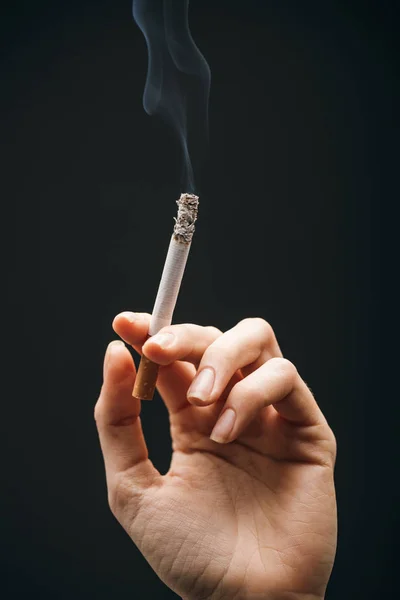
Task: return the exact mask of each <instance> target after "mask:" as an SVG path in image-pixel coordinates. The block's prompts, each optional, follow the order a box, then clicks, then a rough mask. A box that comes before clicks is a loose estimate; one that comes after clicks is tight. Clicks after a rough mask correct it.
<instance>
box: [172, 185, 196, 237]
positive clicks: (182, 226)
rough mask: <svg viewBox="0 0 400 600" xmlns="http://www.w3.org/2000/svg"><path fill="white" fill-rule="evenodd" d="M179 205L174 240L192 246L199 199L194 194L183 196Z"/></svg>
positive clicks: (178, 201)
mask: <svg viewBox="0 0 400 600" xmlns="http://www.w3.org/2000/svg"><path fill="white" fill-rule="evenodd" d="M176 203H177V205H178V216H177V217H176V218H175V217H174V220H175V226H174V238H175V239H176V240H177V241H178V242H183V243H184V244H190V242H191V241H192V237H193V234H194V229H195V228H194V224H195V221H196V219H197V209H198V206H199V197H198V196H195V195H194V194H181V197H180V198H179V200H177V201H176Z"/></svg>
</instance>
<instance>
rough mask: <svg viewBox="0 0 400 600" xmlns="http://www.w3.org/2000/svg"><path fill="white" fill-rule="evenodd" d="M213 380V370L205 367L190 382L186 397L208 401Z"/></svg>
mask: <svg viewBox="0 0 400 600" xmlns="http://www.w3.org/2000/svg"><path fill="white" fill-rule="evenodd" d="M214 380H215V372H214V369H211V368H210V367H206V368H205V369H203V370H202V371H200V373H199V374H198V375H196V377H195V378H194V380H193V381H192V385H191V386H190V388H189V390H188V393H187V397H188V398H196V399H198V400H201V401H202V402H205V401H206V400H208V399H209V397H210V395H211V392H212V389H213V386H214Z"/></svg>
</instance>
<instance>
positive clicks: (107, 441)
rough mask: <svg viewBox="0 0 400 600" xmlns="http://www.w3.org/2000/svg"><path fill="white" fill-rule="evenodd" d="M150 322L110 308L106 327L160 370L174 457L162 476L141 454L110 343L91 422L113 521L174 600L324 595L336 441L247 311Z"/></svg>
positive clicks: (261, 324)
mask: <svg viewBox="0 0 400 600" xmlns="http://www.w3.org/2000/svg"><path fill="white" fill-rule="evenodd" d="M149 320H150V316H149V315H146V314H137V315H133V313H122V314H121V315H119V316H117V317H116V318H115V320H114V329H115V331H116V332H117V333H118V334H119V336H120V337H121V338H123V340H125V342H127V343H128V344H131V345H132V346H133V347H134V348H135V349H136V350H137V351H138V352H141V351H142V345H143V352H144V354H145V355H146V356H147V357H148V358H150V359H151V360H153V361H155V362H157V363H159V364H160V365H162V367H161V368H160V373H159V378H158V390H159V392H160V394H161V396H162V398H163V400H164V402H165V404H166V406H167V408H168V411H169V415H170V424H171V436H172V444H173V456H172V462H171V467H170V470H169V471H168V473H167V474H166V475H164V476H162V475H160V473H159V472H158V471H157V470H156V469H155V467H154V466H153V464H152V463H151V461H150V460H149V458H148V453H147V448H146V443H145V440H144V437H143V433H142V428H141V424H140V417H139V413H140V402H139V401H138V400H137V399H135V398H133V397H132V388H133V383H134V380H135V366H134V363H133V360H132V357H131V354H130V352H129V351H128V349H127V348H126V347H125V346H124V345H123V343H122V342H112V343H111V344H110V345H109V347H108V349H107V353H106V358H105V366H104V384H103V387H102V390H101V394H100V397H99V400H98V402H97V405H96V409H95V418H96V422H97V427H98V431H99V435H100V442H101V447H102V451H103V455H104V460H105V466H106V475H107V485H108V493H109V502H110V506H111V509H112V511H113V513H114V515H115V516H116V518H117V519H118V521H119V522H120V523H121V525H122V526H123V527H124V528H125V530H126V531H127V532H128V534H129V535H130V536H131V538H132V540H133V541H134V542H135V544H136V545H137V546H138V548H139V549H140V551H141V552H142V553H143V555H144V556H145V557H146V559H147V560H148V562H149V563H150V564H151V566H152V567H153V569H154V570H155V571H156V573H157V574H158V576H159V577H160V578H161V579H162V580H163V581H164V582H165V583H166V584H167V585H168V586H169V587H170V588H171V589H172V590H174V591H175V592H176V593H177V594H179V595H180V596H182V597H183V598H184V599H185V600H186V599H192V598H193V599H204V600H205V599H213V600H214V599H215V600H217V599H221V600H222V599H224V600H225V599H226V600H242V599H246V600H250V599H253V598H254V599H260V600H261V599H263V600H264V599H268V600H275V599H279V600H281V599H282V600H286V599H288V600H289V599H290V600H293V599H295V598H296V599H297V598H299V599H302V600H306V599H307V600H309V599H310V600H311V599H313V600H316V599H318V598H323V597H324V593H325V588H326V585H327V582H328V579H329V576H330V573H331V570H332V566H333V561H334V556H335V550H336V501H335V490H334V481H333V468H334V462H335V454H336V443H335V438H334V435H333V433H332V431H331V429H330V428H329V426H328V424H327V422H326V420H325V418H324V416H323V414H322V412H321V410H320V409H319V407H318V405H317V403H316V401H315V399H314V397H313V395H312V393H311V391H310V390H309V389H308V387H307V385H306V384H305V383H304V381H303V380H302V379H301V377H300V376H299V374H298V373H297V371H296V368H295V367H294V365H293V364H292V363H290V362H289V361H288V360H286V359H284V358H282V354H281V351H280V349H279V346H278V343H277V341H276V338H275V335H274V332H273V330H272V328H271V327H270V325H268V323H266V322H265V321H263V320H262V319H258V318H254V319H245V320H244V321H241V322H240V323H238V325H236V326H235V327H233V328H232V329H230V330H229V331H227V332H225V333H222V332H221V331H219V330H218V329H216V328H215V327H200V326H198V325H191V324H185V325H172V326H169V327H165V328H164V329H163V330H161V331H160V333H159V334H158V335H157V336H154V337H152V338H150V339H149V340H148V341H146V342H145V340H146V337H147V332H148V327H149ZM154 411H155V418H156V412H157V406H154ZM210 435H211V439H210Z"/></svg>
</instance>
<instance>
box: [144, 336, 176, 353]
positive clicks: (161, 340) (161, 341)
mask: <svg viewBox="0 0 400 600" xmlns="http://www.w3.org/2000/svg"><path fill="white" fill-rule="evenodd" d="M150 339H151V341H152V342H153V344H157V346H160V348H162V349H163V350H164V349H165V348H168V346H171V345H172V344H173V342H174V340H175V336H174V334H173V333H157V334H156V335H153V336H152V337H151V338H150Z"/></svg>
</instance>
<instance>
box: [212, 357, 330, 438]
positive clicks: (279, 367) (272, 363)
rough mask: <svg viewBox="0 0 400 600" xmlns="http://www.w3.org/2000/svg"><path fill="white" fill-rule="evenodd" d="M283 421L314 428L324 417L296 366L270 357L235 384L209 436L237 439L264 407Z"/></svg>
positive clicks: (284, 360)
mask: <svg viewBox="0 0 400 600" xmlns="http://www.w3.org/2000/svg"><path fill="white" fill-rule="evenodd" d="M271 405H272V406H274V408H275V409H276V411H277V412H278V414H279V415H280V416H281V417H283V418H284V419H286V420H288V421H290V422H292V423H294V424H297V425H314V424H317V423H319V422H321V421H322V420H323V419H324V417H323V415H322V413H321V411H320V409H319V407H318V405H317V403H316V401H315V399H314V397H313V395H312V394H311V392H310V390H309V389H308V387H307V385H306V384H305V383H304V381H303V380H302V379H301V378H300V376H299V375H298V373H297V370H296V367H295V366H294V365H293V364H292V363H291V362H290V361H288V360H286V359H284V358H272V359H271V360H269V361H268V362H266V363H264V364H263V365H262V366H261V367H259V368H258V369H257V370H256V371H254V372H253V373H251V374H250V375H248V376H247V377H246V378H245V379H242V381H240V382H239V383H237V384H236V385H235V386H234V388H233V389H232V391H231V392H230V394H229V396H228V398H227V400H226V403H225V406H224V408H223V411H222V413H221V415H220V417H219V419H218V421H217V423H216V425H215V427H214V429H213V431H212V433H211V439H212V440H214V441H215V442H219V443H226V442H230V441H232V440H234V439H236V438H237V437H238V436H239V435H240V434H241V433H242V432H243V431H244V430H245V429H246V427H247V426H248V425H249V424H250V423H251V422H252V421H253V420H254V419H255V418H256V417H257V415H258V414H259V413H260V411H261V410H262V409H263V408H264V407H266V406H271Z"/></svg>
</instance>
